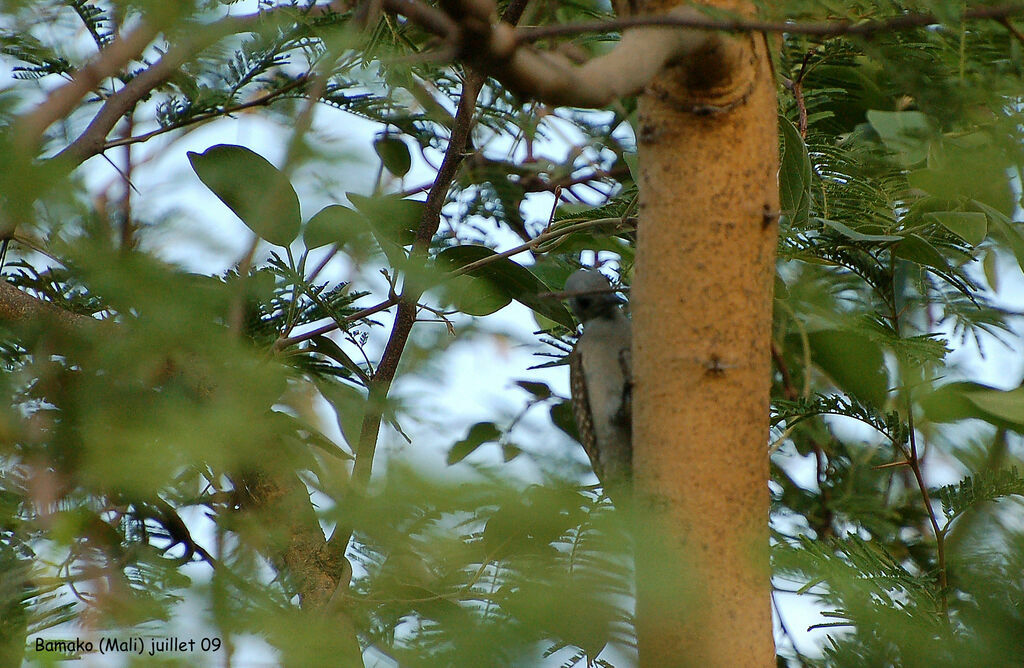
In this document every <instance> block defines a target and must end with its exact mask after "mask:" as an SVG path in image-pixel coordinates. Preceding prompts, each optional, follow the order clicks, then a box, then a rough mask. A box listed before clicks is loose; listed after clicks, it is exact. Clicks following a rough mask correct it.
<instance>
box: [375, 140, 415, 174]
mask: <svg viewBox="0 0 1024 668" xmlns="http://www.w3.org/2000/svg"><path fill="white" fill-rule="evenodd" d="M373 150H374V151H376V152H377V156H378V157H380V161H381V163H383V164H384V169H386V170H388V171H389V172H391V173H392V174H394V175H395V176H397V177H398V178H402V177H403V176H405V175H406V174H408V173H409V169H410V168H411V167H412V156H411V155H410V154H409V147H408V146H406V145H405V142H404V141H402V140H401V139H399V138H398V137H396V136H395V135H392V134H384V135H381V136H379V137H377V138H376V139H374V140H373Z"/></svg>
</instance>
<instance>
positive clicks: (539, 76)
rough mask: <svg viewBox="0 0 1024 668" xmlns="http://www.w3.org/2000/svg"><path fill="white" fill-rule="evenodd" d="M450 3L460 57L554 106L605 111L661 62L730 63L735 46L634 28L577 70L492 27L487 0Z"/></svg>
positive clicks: (713, 38) (682, 12)
mask: <svg viewBox="0 0 1024 668" xmlns="http://www.w3.org/2000/svg"><path fill="white" fill-rule="evenodd" d="M452 4H453V7H452V13H453V17H454V18H455V19H456V20H457V21H458V22H459V25H460V26H461V34H460V42H459V44H458V58H459V59H461V60H464V61H466V62H468V63H470V64H472V65H473V66H474V67H475V68H477V69H479V70H481V71H483V72H486V73H487V74H489V75H491V76H493V77H495V78H496V79H498V80H500V81H501V82H502V83H503V84H504V85H505V86H506V87H508V88H509V89H510V90H512V91H513V92H515V93H518V94H520V95H522V96H525V97H529V98H532V99H536V100H539V101H541V102H545V103H547V104H552V105H558V106H575V107H589V108H599V107H604V106H606V105H607V104H609V103H610V102H611V101H612V100H614V99H616V98H618V97H623V96H627V95H634V94H637V93H639V92H641V91H642V90H643V88H644V87H645V86H646V85H647V84H648V83H649V82H650V81H651V79H653V78H654V76H655V75H656V74H657V73H658V72H659V71H661V69H662V68H663V67H664V66H665V65H666V64H668V63H671V62H673V61H677V60H682V59H685V58H688V57H691V56H694V55H695V54H701V55H702V56H705V57H707V58H712V59H714V60H716V61H718V62H721V63H724V64H726V65H731V64H732V63H734V62H735V61H736V60H737V58H738V53H739V50H740V49H742V44H741V43H740V42H739V41H737V40H732V39H730V38H727V37H725V36H723V35H720V34H717V33H709V32H707V31H705V30H696V29H691V30H660V29H654V28H650V27H647V28H634V29H630V30H626V31H625V32H624V33H623V35H622V39H621V40H620V41H619V43H618V45H617V46H616V47H615V48H614V49H613V50H612V51H611V52H609V53H607V54H604V55H602V56H598V57H596V58H593V59H591V60H589V61H587V62H586V63H583V64H582V65H577V64H575V63H573V62H572V61H570V60H569V59H568V58H566V57H565V56H563V55H561V54H558V53H552V52H541V51H537V50H534V49H532V48H530V47H528V46H526V45H525V44H524V43H523V42H522V41H521V40H520V39H519V37H518V33H517V31H516V30H515V29H514V28H513V27H512V26H510V25H508V24H506V23H496V24H495V23H492V22H491V20H490V19H491V15H492V14H493V3H492V2H491V1H490V0H455V1H454V2H453V3H452ZM660 18H675V19H679V20H680V21H682V22H684V23H685V22H697V21H698V20H700V19H702V18H704V15H703V14H701V13H700V11H699V10H697V9H695V8H693V7H675V8H673V9H672V10H671V11H670V12H669V14H667V15H666V16H664V17H660ZM606 23H607V22H606ZM672 25H675V24H672ZM706 69H708V70H711V71H716V72H717V71H718V70H721V72H722V74H723V78H724V77H726V76H728V74H729V73H730V67H728V66H727V67H725V68H722V67H709V68H706ZM711 83H717V82H711Z"/></svg>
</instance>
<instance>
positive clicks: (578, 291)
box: [566, 270, 632, 503]
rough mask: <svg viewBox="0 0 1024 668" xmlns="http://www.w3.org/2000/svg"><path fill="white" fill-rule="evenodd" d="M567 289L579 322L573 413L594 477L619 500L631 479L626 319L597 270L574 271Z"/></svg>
mask: <svg viewBox="0 0 1024 668" xmlns="http://www.w3.org/2000/svg"><path fill="white" fill-rule="evenodd" d="M566 291H567V292H570V293H573V294H572V295H571V296H570V304H571V305H572V309H573V312H574V313H575V314H576V317H577V318H578V319H579V320H580V322H581V323H582V324H583V333H582V334H581V335H580V337H579V339H578V340H577V341H576V345H575V346H574V347H573V351H572V353H570V356H569V385H570V390H571V392H572V408H573V417H574V418H575V420H576V427H577V431H578V432H579V437H580V443H581V444H582V445H583V449H584V450H585V451H586V453H587V456H588V457H589V458H590V463H591V466H592V467H593V469H594V473H595V475H597V477H598V479H599V480H600V481H601V483H602V485H603V486H604V488H605V491H606V493H607V494H608V495H609V496H611V497H612V500H613V501H615V502H616V503H619V502H620V501H623V500H624V498H625V497H624V495H623V494H625V490H628V485H629V481H630V480H631V478H632V441H631V433H630V432H631V426H632V425H631V423H632V419H631V417H632V416H631V408H632V406H631V404H632V401H631V396H630V395H631V382H632V381H631V378H632V373H631V371H632V370H631V364H630V344H631V328H630V322H629V319H628V318H627V317H626V315H625V314H624V313H623V312H622V310H621V309H620V308H619V303H620V300H619V299H618V298H617V297H616V296H615V295H614V294H613V293H612V292H611V285H610V284H609V283H608V280H607V279H606V278H605V277H604V276H602V275H601V274H599V273H598V272H596V271H590V270H581V271H578V272H576V273H575V274H573V275H572V276H571V277H570V278H569V280H568V281H566ZM620 491H623V494H620V493H619V492H620ZM616 497H618V498H616Z"/></svg>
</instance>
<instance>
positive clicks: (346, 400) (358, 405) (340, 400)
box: [316, 380, 366, 452]
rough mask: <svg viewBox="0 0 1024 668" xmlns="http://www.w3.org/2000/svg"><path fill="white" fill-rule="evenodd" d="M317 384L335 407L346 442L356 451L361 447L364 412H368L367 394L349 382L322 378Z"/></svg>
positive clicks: (325, 397)
mask: <svg viewBox="0 0 1024 668" xmlns="http://www.w3.org/2000/svg"><path fill="white" fill-rule="evenodd" d="M316 385H317V389H319V390H320V394H322V395H323V397H324V399H326V400H327V402H328V403H329V404H331V406H332V407H334V413H335V415H336V416H337V420H338V428H339V429H341V434H342V436H344V437H345V442H346V443H348V446H349V448H350V449H351V450H352V452H356V451H357V450H358V448H359V433H360V431H361V430H362V426H363V414H364V413H365V412H366V395H365V394H364V393H363V392H362V391H361V390H359V389H357V388H355V387H352V386H351V385H349V384H347V383H341V382H337V381H332V380H320V381H318V382H317V384H316Z"/></svg>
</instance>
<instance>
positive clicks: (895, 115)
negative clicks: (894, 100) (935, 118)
mask: <svg viewBox="0 0 1024 668" xmlns="http://www.w3.org/2000/svg"><path fill="white" fill-rule="evenodd" d="M867 118H868V123H870V124H871V127H872V129H874V131H875V132H877V133H878V136H879V137H881V138H882V143H883V144H884V145H885V147H886V148H888V149H889V150H890V151H892V152H893V153H895V154H897V155H898V156H899V158H900V162H902V163H903V164H904V165H907V166H910V165H916V164H918V163H921V162H924V160H925V158H927V157H928V149H929V146H930V144H931V142H932V139H933V138H934V137H935V126H934V125H933V124H932V121H931V119H930V118H928V115H927V114H924V113H922V112H920V111H881V110H878V109H870V110H868V112H867Z"/></svg>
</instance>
